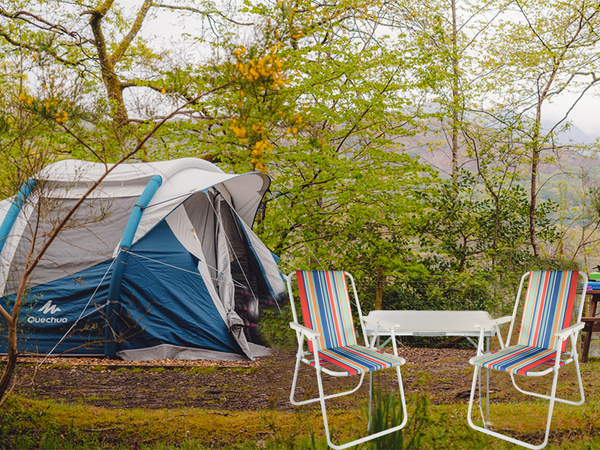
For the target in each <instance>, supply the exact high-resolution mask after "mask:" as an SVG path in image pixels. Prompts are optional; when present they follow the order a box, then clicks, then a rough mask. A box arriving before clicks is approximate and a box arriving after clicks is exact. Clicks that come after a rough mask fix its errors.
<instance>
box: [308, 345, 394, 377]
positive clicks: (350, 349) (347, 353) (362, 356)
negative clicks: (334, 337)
mask: <svg viewBox="0 0 600 450" xmlns="http://www.w3.org/2000/svg"><path fill="white" fill-rule="evenodd" d="M319 359H320V362H321V363H322V362H325V363H326V364H327V365H332V366H335V367H337V368H339V369H341V370H342V371H344V372H346V373H347V374H348V375H356V374H359V373H366V372H372V371H374V370H381V369H389V368H392V367H397V366H401V365H403V364H404V362H405V361H404V359H403V358H400V357H396V356H393V355H390V354H387V353H380V352H377V351H375V350H371V349H370V348H367V347H363V346H361V345H349V346H347V347H333V348H328V349H325V350H320V351H319ZM311 365H312V366H314V365H315V363H314V362H312V363H311Z"/></svg>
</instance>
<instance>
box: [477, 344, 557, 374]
mask: <svg viewBox="0 0 600 450" xmlns="http://www.w3.org/2000/svg"><path fill="white" fill-rule="evenodd" d="M555 357H556V351H554V350H548V349H546V348H540V347H530V346H527V345H516V346H514V347H509V348H505V349H504V350H499V351H497V352H493V353H490V354H489V355H483V356H480V357H478V358H473V359H472V360H471V363H472V364H473V365H475V366H479V367H482V368H484V369H494V370H501V371H503V372H509V373H517V374H519V375H530V372H531V371H532V370H534V369H537V368H538V367H540V366H547V365H549V364H554V362H555ZM560 365H561V366H564V362H562V361H561V362H560Z"/></svg>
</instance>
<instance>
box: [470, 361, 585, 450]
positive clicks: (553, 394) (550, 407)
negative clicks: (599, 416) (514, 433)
mask: <svg viewBox="0 0 600 450" xmlns="http://www.w3.org/2000/svg"><path fill="white" fill-rule="evenodd" d="M479 371H480V367H479V366H475V371H474V374H473V384H472V386H471V396H470V398H469V407H468V409H467V421H468V422H469V425H470V426H471V428H473V429H474V430H477V431H481V432H482V433H485V434H487V435H490V436H493V437H496V438H499V439H503V440H505V441H508V442H511V443H513V444H517V445H521V446H523V447H526V448H530V449H533V450H537V449H541V448H544V447H545V446H546V445H547V444H548V436H549V435H550V424H551V421H552V413H553V411H554V402H555V401H558V399H557V398H556V387H557V384H558V370H555V371H554V377H553V380H552V390H551V394H550V396H545V397H544V398H548V399H550V404H549V405H548V416H547V418H546V433H545V435H544V441H543V442H542V443H541V444H540V445H533V444H530V443H528V442H524V441H521V440H519V439H516V438H513V437H511V436H507V435H505V434H500V433H497V432H495V431H491V430H488V429H487V428H485V425H484V428H482V427H480V426H478V425H475V424H474V423H473V421H472V419H471V412H472V409H473V399H474V397H475V388H476V384H477V383H476V382H477V376H478V375H479ZM578 373H579V372H578ZM511 377H512V374H511ZM581 393H582V394H583V388H582V389H581ZM479 395H481V392H479ZM536 396H539V395H536Z"/></svg>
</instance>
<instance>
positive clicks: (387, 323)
mask: <svg viewBox="0 0 600 450" xmlns="http://www.w3.org/2000/svg"><path fill="white" fill-rule="evenodd" d="M363 322H364V323H365V324H367V323H369V324H371V325H377V326H378V327H381V328H384V329H386V330H389V331H394V330H395V329H396V328H398V327H400V325H399V324H397V323H396V322H392V321H391V320H385V319H379V318H377V317H370V316H363Z"/></svg>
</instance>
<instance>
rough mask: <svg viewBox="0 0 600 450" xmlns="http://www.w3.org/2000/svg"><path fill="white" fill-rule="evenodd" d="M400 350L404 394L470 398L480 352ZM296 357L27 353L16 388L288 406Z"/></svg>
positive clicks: (106, 398) (307, 383)
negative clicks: (141, 358)
mask: <svg viewBox="0 0 600 450" xmlns="http://www.w3.org/2000/svg"><path fill="white" fill-rule="evenodd" d="M400 353H401V355H402V356H403V357H404V358H405V359H406V362H407V363H406V365H405V366H403V367H402V376H403V382H404V388H405V391H406V392H407V394H417V395H418V394H423V393H426V394H427V395H428V396H429V398H430V400H431V401H432V402H433V403H450V402H467V401H468V393H469V391H470V387H471V381H472V366H470V365H469V363H468V361H469V358H471V357H472V356H474V355H475V350H474V349H451V348H403V349H401V352H400ZM294 363H295V353H294V352H293V351H277V352H275V353H274V354H273V355H272V356H270V357H266V358H262V359H260V360H258V361H252V362H250V361H249V362H218V361H173V360H166V361H163V360H160V361H150V362H148V361H145V362H124V361H114V360H105V359H90V358H52V359H48V360H46V361H45V362H44V363H43V364H41V365H40V360H38V359H35V358H22V359H20V361H19V365H18V369H17V385H16V388H15V391H16V392H18V393H19V394H21V395H23V396H24V397H27V398H31V399H52V400H55V401H58V402H66V403H81V404H86V405H94V406H101V407H105V408H145V409H160V408H182V407H190V408H211V409H225V410H257V409H274V410H278V411H291V410H293V406H292V405H291V404H290V401H289V395H290V387H291V384H292V375H293V369H294ZM384 372H385V374H383V375H382V376H381V378H378V379H377V380H376V383H379V384H382V385H384V386H389V387H390V388H391V387H392V386H393V384H394V383H395V372H394V371H390V370H388V371H384ZM301 374H302V375H304V376H301V377H300V379H299V384H298V389H297V392H298V396H299V397H300V398H302V397H303V396H309V395H311V396H312V395H315V394H316V391H317V387H316V382H315V377H314V370H313V369H311V368H309V367H304V368H303V369H302V371H301ZM544 378H547V377H544ZM357 379H358V377H344V378H335V379H332V378H328V379H327V380H326V390H328V392H330V391H333V390H338V389H343V388H349V387H351V385H352V384H353V383H355V382H356V381H357ZM498 383H500V384H501V383H504V381H502V380H499V381H498V382H495V383H492V385H491V390H492V392H502V393H503V392H505V389H503V388H502V387H501V386H500V384H498ZM571 384H573V383H568V385H569V386H570V385H571ZM511 391H512V390H511ZM342 398H345V397H342ZM518 398H519V397H518V394H516V393H515V394H512V395H504V394H502V398H501V399H502V400H504V401H509V400H517V399H518ZM343 401H348V400H342V402H343ZM350 401H351V400H350ZM314 407H315V408H318V406H317V405H315V406H314Z"/></svg>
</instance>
